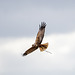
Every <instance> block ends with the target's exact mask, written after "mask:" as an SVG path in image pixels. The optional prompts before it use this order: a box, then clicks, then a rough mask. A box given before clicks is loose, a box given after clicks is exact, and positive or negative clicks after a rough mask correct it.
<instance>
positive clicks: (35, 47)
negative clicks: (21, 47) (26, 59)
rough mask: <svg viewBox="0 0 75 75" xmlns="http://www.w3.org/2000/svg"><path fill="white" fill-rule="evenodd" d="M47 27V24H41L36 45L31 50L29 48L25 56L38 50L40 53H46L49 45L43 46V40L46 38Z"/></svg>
mask: <svg viewBox="0 0 75 75" xmlns="http://www.w3.org/2000/svg"><path fill="white" fill-rule="evenodd" d="M45 27H46V23H45V22H41V25H39V31H38V33H37V36H36V40H35V43H34V44H32V47H31V48H29V49H28V50H27V51H25V52H24V53H23V56H26V55H28V54H29V53H31V52H33V51H35V50H37V49H38V48H39V49H40V51H44V50H46V49H47V47H48V43H45V44H41V43H42V41H43V38H44V33H45Z"/></svg>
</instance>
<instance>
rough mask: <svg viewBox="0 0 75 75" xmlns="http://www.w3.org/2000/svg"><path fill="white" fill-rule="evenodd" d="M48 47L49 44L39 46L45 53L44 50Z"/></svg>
mask: <svg viewBox="0 0 75 75" xmlns="http://www.w3.org/2000/svg"><path fill="white" fill-rule="evenodd" d="M47 47H48V43H45V44H41V45H40V46H39V49H40V51H44V50H46V49H47Z"/></svg>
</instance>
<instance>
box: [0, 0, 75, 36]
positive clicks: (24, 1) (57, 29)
mask: <svg viewBox="0 0 75 75" xmlns="http://www.w3.org/2000/svg"><path fill="white" fill-rule="evenodd" d="M42 21H45V22H46V23H47V31H46V33H47V34H53V33H66V32H72V31H75V0H37V1H36V0H0V36H1V37H5V36H9V37H11V36H19V37H21V36H34V35H35V34H36V32H37V31H38V25H39V24H40V23H41V22H42Z"/></svg>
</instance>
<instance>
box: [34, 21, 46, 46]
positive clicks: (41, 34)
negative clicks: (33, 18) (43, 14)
mask: <svg viewBox="0 0 75 75" xmlns="http://www.w3.org/2000/svg"><path fill="white" fill-rule="evenodd" d="M45 27H46V23H45V22H41V25H39V31H38V33H37V37H36V40H35V44H37V45H39V44H41V42H42V40H43V37H44V33H45Z"/></svg>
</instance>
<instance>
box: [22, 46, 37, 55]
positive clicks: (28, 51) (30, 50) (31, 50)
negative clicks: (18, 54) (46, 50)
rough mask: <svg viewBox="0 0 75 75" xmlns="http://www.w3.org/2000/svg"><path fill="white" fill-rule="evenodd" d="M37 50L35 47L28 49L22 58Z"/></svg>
mask: <svg viewBox="0 0 75 75" xmlns="http://www.w3.org/2000/svg"><path fill="white" fill-rule="evenodd" d="M37 48H38V47H37V46H34V47H31V48H29V49H28V50H27V51H26V52H25V53H24V54H23V56H25V55H28V54H29V53H31V52H33V51H35V50H36V49H37Z"/></svg>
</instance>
